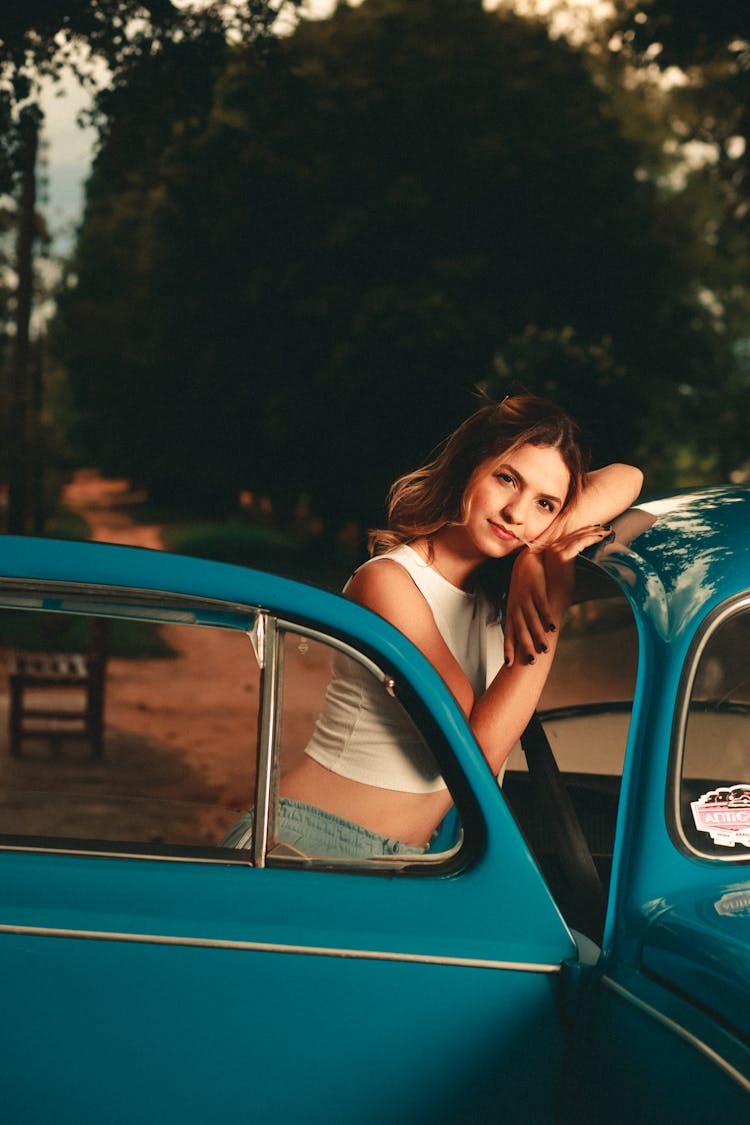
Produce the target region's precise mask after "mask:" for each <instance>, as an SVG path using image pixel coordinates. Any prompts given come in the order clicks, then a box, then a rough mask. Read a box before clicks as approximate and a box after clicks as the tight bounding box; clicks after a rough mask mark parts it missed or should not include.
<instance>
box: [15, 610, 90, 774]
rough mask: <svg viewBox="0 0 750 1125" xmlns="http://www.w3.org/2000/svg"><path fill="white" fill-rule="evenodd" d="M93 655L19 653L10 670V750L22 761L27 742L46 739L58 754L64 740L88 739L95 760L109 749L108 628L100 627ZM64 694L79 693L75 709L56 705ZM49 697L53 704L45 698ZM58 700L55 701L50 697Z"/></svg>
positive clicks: (73, 704) (77, 653)
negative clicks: (106, 733) (42, 695)
mask: <svg viewBox="0 0 750 1125" xmlns="http://www.w3.org/2000/svg"><path fill="white" fill-rule="evenodd" d="M96 624H97V625H98V626H100V628H99V629H96V630H92V632H93V639H94V642H95V643H93V644H92V650H91V652H89V653H80V652H20V651H19V652H15V653H14V654H13V656H12V658H11V665H10V674H9V682H10V710H9V736H10V737H9V746H10V753H11V755H12V756H13V757H15V758H18V757H20V755H21V747H22V743H23V740H24V739H32V738H33V739H46V740H47V741H49V743H50V747H51V750H52V753H53V754H58V753H59V750H60V744H61V742H62V740H63V739H66V738H68V739H70V738H77V739H81V738H82V739H86V740H87V741H88V743H89V745H90V747H91V753H92V755H93V756H94V757H95V758H100V757H101V755H102V752H103V747H104V682H105V668H106V653H105V640H106V629H107V627H108V625H109V623H108V622H97V623H96ZM60 691H63V692H65V693H66V694H67V692H68V691H71V692H75V693H77V696H78V698H77V699H75V700H74V702H73V703H72V705H71V706H70V707H63V706H62V705H61V704H59V703H55V702H54V697H55V696H57V695H58V693H59V692H60ZM40 692H46V693H47V701H46V702H45V699H44V698H42V699H41V700H40V699H39V693H40ZM50 696H52V701H51V702H50V701H49V697H50Z"/></svg>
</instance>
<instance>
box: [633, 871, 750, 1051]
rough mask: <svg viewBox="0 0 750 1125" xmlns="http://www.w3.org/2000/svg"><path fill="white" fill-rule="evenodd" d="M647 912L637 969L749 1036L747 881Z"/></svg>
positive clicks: (749, 917)
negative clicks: (648, 921)
mask: <svg viewBox="0 0 750 1125" xmlns="http://www.w3.org/2000/svg"><path fill="white" fill-rule="evenodd" d="M649 913H650V914H651V916H652V920H651V922H650V923H649V925H648V927H647V929H646V933H645V936H644V939H643V945H642V948H641V963H642V967H643V969H644V970H645V971H646V972H648V973H649V974H650V975H652V976H655V977H658V978H659V980H661V981H662V982H663V983H664V984H666V985H667V986H669V987H671V988H673V989H674V990H675V991H677V992H680V993H682V994H683V995H686V996H689V997H690V998H691V999H692V1000H693V1001H694V1002H695V1003H697V1004H698V1005H700V1007H702V1008H704V1009H707V1010H709V1011H711V1012H713V1013H714V1015H715V1016H716V1017H717V1018H718V1019H720V1020H722V1022H724V1023H725V1024H727V1025H728V1026H729V1027H731V1028H732V1029H733V1030H735V1031H736V1032H739V1033H740V1034H741V1035H742V1036H743V1037H744V1038H746V1039H750V880H745V881H743V882H737V883H732V884H728V885H726V886H725V887H722V888H721V890H720V891H718V892H717V890H716V888H715V887H714V888H712V889H711V890H710V891H708V890H707V891H705V892H703V893H701V891H700V890H699V891H697V892H693V893H691V894H689V895H688V894H685V895H684V896H681V897H680V898H679V899H678V900H676V901H674V902H672V903H669V904H667V903H663V904H659V906H656V904H652V910H650V911H649Z"/></svg>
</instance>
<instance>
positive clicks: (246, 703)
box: [0, 544, 577, 1123]
mask: <svg viewBox="0 0 750 1125" xmlns="http://www.w3.org/2000/svg"><path fill="white" fill-rule="evenodd" d="M9 550H10V546H9V547H8V549H7V550H6V560H5V566H4V567H3V571H4V573H5V574H6V575H8V574H11V575H13V577H12V578H7V577H6V578H5V579H4V580H3V584H2V585H3V591H2V605H3V606H4V610H3V613H2V615H1V617H2V620H1V621H0V624H1V625H2V627H3V630H4V638H3V640H2V646H3V647H2V651H3V653H4V654H5V656H6V657H7V658H8V659H10V655H12V653H14V652H16V651H18V650H20V649H21V648H22V647H23V646H27V645H28V644H29V643H31V641H30V637H31V640H33V642H34V643H36V644H40V645H42V647H44V646H45V645H46V650H47V651H49V650H50V646H52V647H54V646H55V645H57V647H60V646H61V645H63V646H67V647H68V648H70V647H71V646H73V647H75V646H76V645H77V646H78V647H79V648H84V647H85V642H84V641H83V640H81V637H84V636H85V634H86V628H87V624H88V623H90V621H91V620H92V619H96V620H98V621H102V620H106V621H108V622H109V623H110V625H111V634H112V635H113V637H114V640H113V641H112V644H111V649H110V654H109V657H108V662H107V684H106V690H105V704H104V732H105V733H104V745H103V751H102V754H101V758H97V757H96V756H95V755H93V754H91V752H90V749H89V747H88V746H87V745H86V742H85V739H84V740H82V741H81V740H79V742H78V743H76V740H75V738H74V737H68V736H61V737H59V738H58V739H57V742H55V739H53V738H50V739H46V738H45V737H44V735H40V736H37V737H31V738H29V739H28V740H27V741H24V742H22V744H21V749H20V754H18V755H17V756H14V757H11V756H10V755H9V754H8V753H7V749H6V751H5V756H4V761H5V763H6V766H7V770H6V778H5V784H4V785H3V792H2V818H3V823H2V826H0V831H1V832H2V841H1V843H0V950H1V953H0V979H1V981H2V995H3V1021H2V1056H3V1060H4V1068H5V1074H6V1080H5V1083H4V1106H5V1113H6V1114H7V1117H8V1120H15V1121H33V1122H35V1123H43V1122H52V1121H55V1122H60V1121H75V1122H76V1123H85V1122H97V1123H99V1122H101V1121H102V1120H108V1121H112V1122H127V1123H134V1122H138V1123H143V1122H150V1121H154V1122H162V1121H165V1120H180V1121H181V1122H201V1123H204V1122H206V1121H211V1120H218V1119H220V1118H224V1116H226V1115H231V1114H237V1113H242V1114H247V1115H250V1116H251V1118H252V1119H255V1120H263V1121H266V1120H273V1119H280V1120H291V1119H304V1120H306V1121H309V1122H315V1121H321V1122H322V1121H326V1122H329V1121H330V1120H341V1119H350V1118H351V1119H356V1120H357V1121H360V1122H376V1121H377V1122H382V1121H383V1120H393V1121H402V1120H403V1121H407V1120H409V1121H411V1120H415V1119H418V1120H423V1119H424V1120H427V1119H434V1120H439V1121H451V1122H452V1121H456V1120H481V1121H490V1120H498V1121H503V1120H508V1121H514V1122H525V1121H529V1122H531V1121H534V1122H539V1121H550V1120H553V1119H554V1117H555V1114H556V1113H557V1111H558V1109H559V1101H560V1095H561V1085H562V1078H563V1069H564V1056H565V1050H566V1042H567V1026H566V1021H565V1004H564V987H563V985H562V982H561V978H562V977H563V976H564V973H563V971H562V966H563V964H564V962H566V960H572V961H575V960H576V958H577V952H576V946H575V943H574V941H573V939H572V937H571V934H570V932H569V930H568V929H567V927H566V925H565V923H564V921H563V920H562V918H561V916H560V913H559V911H558V909H557V907H556V905H555V903H554V902H553V900H552V898H551V896H550V894H549V891H548V889H547V887H546V885H545V883H544V880H543V879H542V877H541V875H540V873H539V870H538V868H537V866H536V864H535V862H534V860H533V859H532V857H531V855H530V853H529V851H528V849H527V847H526V844H525V843H524V840H523V838H522V836H521V834H520V832H519V830H518V828H517V826H516V824H515V822H514V820H513V818H512V816H511V815H510V813H509V811H508V809H507V807H506V804H505V802H504V800H503V797H502V794H501V793H500V791H499V789H498V787H497V784H496V781H495V779H494V778H493V777H492V776H491V775H490V772H489V770H488V769H487V767H486V764H485V762H484V759H483V758H482V756H481V753H480V752H479V750H478V747H477V746H476V744H475V743H474V741H473V739H472V738H471V736H470V733H469V731H468V728H467V726H466V723H465V721H464V720H463V717H462V716H461V714H460V713H459V711H458V709H457V707H456V705H455V703H454V702H453V700H452V697H451V696H450V695H449V693H448V692H447V691H446V689H445V687H444V685H443V684H442V682H441V681H440V680H439V677H438V676H437V675H436V674H435V673H434V671H433V669H432V668H431V667H430V666H429V664H428V663H427V662H426V661H425V660H424V659H423V658H422V657H421V656H420V654H419V653H418V652H417V651H416V650H415V649H414V648H413V647H412V646H411V645H409V644H408V642H407V641H406V640H405V639H404V638H403V637H401V635H400V634H398V633H397V632H396V631H395V630H393V629H392V628H390V627H389V626H388V625H387V624H386V623H385V622H382V621H380V619H378V618H376V617H374V615H371V614H369V613H368V612H367V611H365V610H363V609H361V608H359V607H357V606H353V605H351V604H350V603H348V602H346V601H344V600H343V599H340V598H337V597H335V596H333V595H328V594H325V593H323V592H321V591H315V590H313V589H311V588H306V587H301V586H298V585H296V584H293V583H287V582H284V581H283V580H280V579H278V580H277V579H272V578H269V577H265V576H260V575H254V574H253V573H252V572H248V571H244V570H240V569H236V568H231V567H223V566H220V565H218V564H210V563H197V562H195V561H188V560H179V559H174V558H169V557H168V556H158V557H152V556H150V555H149V556H148V557H146V555H145V553H139V552H133V551H127V550H122V549H120V548H114V547H95V548H94V547H91V546H89V547H88V548H87V547H86V546H81V545H60V544H58V545H56V550H55V553H54V555H53V553H52V552H51V551H50V550H49V549H48V548H45V547H44V545H39V544H37V545H36V546H35V547H34V545H33V544H29V545H20V546H18V545H16V547H14V548H13V553H12V554H9V553H8V552H9ZM71 575H77V576H78V578H77V579H76V580H71ZM61 621H62V622H64V623H65V624H66V625H68V624H71V623H72V632H71V633H69V634H66V635H65V636H63V637H62V639H61V637H60V634H59V628H58V626H59V623H60V622H61ZM19 622H21V623H19ZM29 622H31V624H29ZM56 629H58V634H57V635H55V636H52V634H55V630H56ZM134 629H135V630H136V632H137V631H138V630H141V631H143V630H145V631H146V634H147V635H146V637H145V638H144V637H141V638H140V639H139V640H137V641H135V642H134V641H133V640H132V637H131V639H130V640H129V641H127V644H131V645H134V646H135V648H138V646H139V645H140V646H141V648H142V649H144V650H145V651H146V653H147V654H146V655H145V656H143V657H136V656H133V655H132V654H131V655H129V656H128V655H123V654H122V653H123V648H122V646H123V645H125V647H127V645H126V643H125V641H123V637H124V636H125V634H126V633H128V632H130V633H132V632H133V630H134ZM24 630H26V631H25V632H24ZM76 630H77V632H76ZM32 634H33V636H32ZM51 636H52V639H50V637H51ZM118 636H119V639H118ZM162 642H163V643H166V645H167V648H169V649H171V652H169V653H167V654H165V653H160V652H159V651H158V645H159V644H160V643H162ZM118 646H120V647H119V648H118ZM334 656H335V657H337V658H341V657H343V658H345V659H347V660H351V661H354V662H355V663H357V664H358V666H360V667H361V668H362V669H363V670H364V671H365V672H366V674H367V675H368V676H372V677H374V680H375V682H376V683H377V684H378V687H379V690H380V689H382V691H383V692H384V695H387V696H388V698H390V699H395V700H396V701H397V702H398V705H399V706H403V707H404V708H405V709H406V711H407V712H408V714H409V715H410V717H411V721H412V722H413V723H414V726H415V729H416V730H417V731H418V732H419V734H420V737H422V738H423V739H424V742H425V745H426V746H427V747H428V749H429V751H430V753H432V754H434V756H435V759H436V761H437V762H438V764H439V767H440V770H441V771H442V773H443V776H444V777H445V779H446V781H447V784H448V786H449V788H450V789H451V792H452V795H453V797H454V799H455V803H456V809H457V821H456V824H455V825H454V828H453V829H452V831H451V832H450V833H448V835H447V837H445V838H444V839H442V840H441V841H438V842H437V843H436V845H434V846H433V850H431V851H430V853H428V854H427V855H426V856H425V857H411V856H406V857H405V856H394V857H388V858H387V859H383V858H381V859H380V860H374V861H363V862H358V861H357V862H352V861H338V860H336V859H335V858H334V857H330V856H325V855H320V856H312V857H310V856H304V855H300V854H298V853H296V852H295V850H294V849H292V848H289V847H285V845H284V841H283V840H279V839H278V838H276V837H275V836H274V831H273V820H274V802H275V800H276V794H277V792H278V778H279V774H280V772H281V770H282V769H283V768H284V761H285V755H286V753H287V751H288V752H289V753H292V754H298V753H300V752H302V751H303V750H304V739H305V737H306V734H305V732H306V730H308V729H309V725H310V724H311V723H312V722H314V719H315V712H316V709H317V708H318V707H319V705H320V700H321V699H322V695H321V694H320V693H321V692H323V691H324V690H325V684H326V680H327V676H328V674H329V672H328V666H329V662H330V660H331V659H333V657H334ZM128 661H130V664H128ZM228 670H229V671H230V672H231V675H229V676H228V675H227V671H228ZM219 672H221V674H220V675H219ZM55 706H58V705H57V704H56V705H55ZM59 707H60V708H61V707H62V704H60V705H59ZM53 709H54V708H53ZM48 721H49V720H48ZM251 806H254V808H255V810H256V825H255V830H254V833H253V834H251V837H250V840H249V844H250V846H249V847H248V848H230V847H227V846H226V845H225V844H223V840H224V838H225V836H226V833H227V829H228V828H229V827H230V826H231V824H232V823H233V821H235V820H237V819H238V818H241V817H242V814H243V812H244V811H245V810H247V809H248V808H250V807H251Z"/></svg>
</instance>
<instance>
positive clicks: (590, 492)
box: [558, 465, 643, 534]
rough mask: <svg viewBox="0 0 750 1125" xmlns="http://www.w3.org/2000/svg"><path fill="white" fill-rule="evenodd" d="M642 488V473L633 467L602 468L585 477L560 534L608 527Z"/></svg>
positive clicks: (562, 522) (609, 466)
mask: <svg viewBox="0 0 750 1125" xmlns="http://www.w3.org/2000/svg"><path fill="white" fill-rule="evenodd" d="M642 487H643V473H642V472H641V470H640V469H637V468H636V467H635V465H605V467H604V468H603V469H595V470H594V472H593V473H588V474H587V476H586V479H585V481H584V484H583V488H582V489H581V492H580V495H579V496H578V498H577V500H576V501H575V502H574V503H573V504H571V505H570V506H569V507H568V508H567V509H566V510H565V512H564V514H563V516H562V519H561V521H560V523H561V525H562V528H561V530H562V533H563V534H564V533H565V532H567V531H576V530H577V529H578V528H580V527H588V526H590V525H591V524H596V523H609V521H610V520H611V519H614V517H615V516H619V514H620V512H624V511H625V509H626V508H629V507H630V505H631V504H632V503H633V502H634V501H635V500H637V498H638V496H639V495H640V492H641V488H642ZM558 534H560V533H559V532H558Z"/></svg>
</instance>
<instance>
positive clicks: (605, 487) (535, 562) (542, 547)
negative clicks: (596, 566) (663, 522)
mask: <svg viewBox="0 0 750 1125" xmlns="http://www.w3.org/2000/svg"><path fill="white" fill-rule="evenodd" d="M642 485H643V473H642V472H641V471H640V469H637V468H635V466H633V465H620V464H615V465H607V466H605V467H604V468H603V469H597V470H596V471H595V472H593V473H589V474H588V476H587V477H586V480H585V482H584V486H583V488H582V490H581V493H580V495H579V496H578V499H577V500H576V501H575V503H574V504H572V505H571V506H570V507H569V508H568V509H566V511H565V513H564V514H563V516H561V518H560V519H559V520H556V521H555V522H554V523H553V524H552V525H551V527H550V528H549V530H548V531H547V532H545V533H544V535H543V536H540V538H539V539H537V540H536V542H535V543H534V544H532V545H531V546H530V547H529V548H524V550H523V551H521V552H520V553H519V555H518V557H517V558H516V561H515V563H514V565H513V572H512V575H511V582H510V588H509V590H508V599H507V608H506V615H505V637H504V640H505V659H506V662H507V663H508V664H509V665H512V664H513V663H514V662H515V661H516V660H519V659H520V660H521V661H522V662H524V661H528V660H529V658H530V657H533V656H534V654H535V653H541V652H543V651H544V648H545V646H546V645H548V644H549V634H550V633H553V632H554V631H555V630H556V629H557V627H558V626H559V624H560V621H559V617H558V616H557V615H556V614H555V613H554V612H553V609H552V607H551V605H550V601H549V597H548V594H547V576H546V574H545V568H544V562H543V553H546V551H547V550H548V549H550V548H554V547H558V548H559V546H560V545H561V544H563V549H564V550H567V544H568V543H569V542H570V541H571V540H570V537H571V535H573V536H575V534H576V533H577V532H578V531H579V530H581V529H582V528H586V527H596V526H597V525H600V524H605V525H606V523H607V521H609V520H611V519H612V518H613V517H614V516H616V515H619V514H620V512H623V511H625V509H626V508H629V507H630V506H631V504H632V503H633V502H634V501H635V500H636V499H637V497H638V495H639V493H640V491H641V487H642ZM606 530H607V531H608V529H606ZM572 542H575V540H572ZM593 542H596V540H593ZM589 545H590V544H589V543H585V544H584V545H583V546H580V547H579V548H578V551H579V552H580V551H581V550H583V549H584V547H585V546H589Z"/></svg>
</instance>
